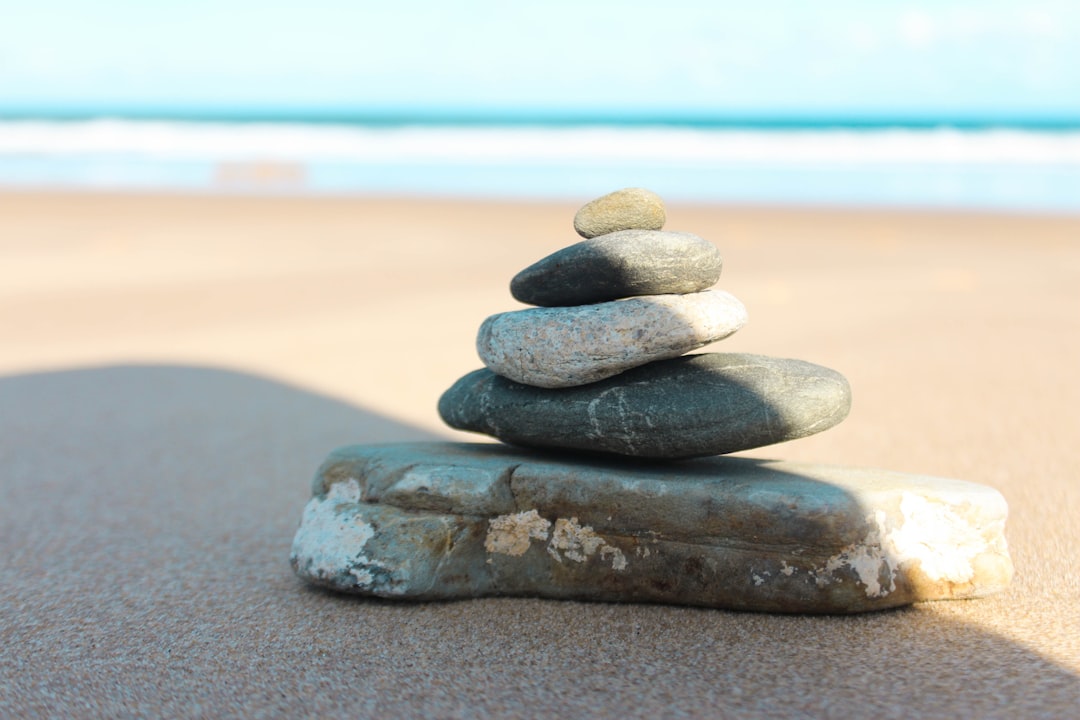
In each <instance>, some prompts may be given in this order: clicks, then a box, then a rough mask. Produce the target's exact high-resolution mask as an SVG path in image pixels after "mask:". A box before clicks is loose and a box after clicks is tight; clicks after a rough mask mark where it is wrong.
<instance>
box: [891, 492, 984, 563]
mask: <svg viewBox="0 0 1080 720" xmlns="http://www.w3.org/2000/svg"><path fill="white" fill-rule="evenodd" d="M900 513H901V514H902V515H903V517H904V520H903V525H901V526H900V527H899V528H897V529H896V530H894V531H893V532H891V533H889V535H888V544H889V546H890V549H891V550H892V551H893V553H894V554H895V556H896V558H897V560H898V561H899V562H909V561H915V562H918V563H919V567H920V568H921V570H922V571H923V573H924V574H925V575H926V576H927V577H928V578H929V579H931V580H937V581H944V582H952V583H966V582H970V581H971V579H972V578H973V577H975V568H974V565H973V562H974V560H975V558H976V557H978V556H979V555H981V554H982V553H984V552H986V551H987V550H989V549H990V548H989V547H988V544H987V541H986V538H985V537H983V533H982V532H980V530H979V529H978V528H975V527H972V526H971V525H970V524H969V523H968V522H967V521H966V520H964V518H962V517H960V516H959V515H957V514H956V512H954V511H953V509H952V508H950V507H949V506H948V505H944V504H942V503H937V502H932V501H930V500H928V499H927V498H925V497H923V496H921V495H916V494H915V493H911V492H905V493H904V494H903V496H902V497H901V499H900ZM1001 537H1002V538H1003V537H1004V536H1001Z"/></svg>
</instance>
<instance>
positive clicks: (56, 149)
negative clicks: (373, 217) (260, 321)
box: [0, 119, 1080, 214]
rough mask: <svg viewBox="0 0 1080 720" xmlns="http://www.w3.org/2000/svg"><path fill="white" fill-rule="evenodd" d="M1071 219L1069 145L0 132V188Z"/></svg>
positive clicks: (592, 131) (980, 140)
mask: <svg viewBox="0 0 1080 720" xmlns="http://www.w3.org/2000/svg"><path fill="white" fill-rule="evenodd" d="M628 186H643V187H648V188H650V189H652V190H655V191H656V192H658V193H659V194H661V195H662V196H663V197H665V198H666V199H668V200H669V201H692V202H709V203H724V204H757V205H780V204H783V205H818V206H821V205H825V206H878V207H899V208H940V209H990V210H1001V211H1017V212H1055V213H1070V214H1071V213H1080V129H1077V128H1070V127H1064V128H1055V129H1049V130H1047V129H1033V128H1024V127H1011V128H1008V127H1006V128H995V127H993V126H988V127H977V128H972V129H955V128H949V127H932V126H918V127H904V126H902V125H889V124H879V125H875V126H869V127H868V126H860V127H844V126H821V125H807V126H798V125H797V124H796V125H785V126H781V127H754V126H734V127H732V126H719V127H710V126H677V125H661V124H657V125H649V124H641V125H622V126H620V125H617V124H592V125H574V124H543V123H535V124H530V123H520V122H518V123H514V124H510V125H499V124H497V123H491V124H457V125H455V124H453V123H428V124H423V123H412V124H410V123H400V124H393V123H391V124H385V123H384V124H367V125H365V124H362V123H361V124H347V123H341V124H334V123H304V122H220V121H219V122H210V121H169V120H109V119H98V120H75V121H57V120H53V121H47V120H0V188H16V189H91V190H124V191H162V190H164V191H180V192H212V193H285V194H363V195H383V196H390V195H421V196H433V197H439V196H441V197H479V198H505V199H565V200H575V201H580V200H581V199H583V198H589V197H594V196H596V195H599V194H603V193H605V192H609V191H610V190H613V189H616V188H620V187H628Z"/></svg>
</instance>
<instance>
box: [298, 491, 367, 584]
mask: <svg viewBox="0 0 1080 720" xmlns="http://www.w3.org/2000/svg"><path fill="white" fill-rule="evenodd" d="M358 502H360V483H359V482H358V481H357V480H356V479H355V478H349V479H347V480H343V481H341V482H337V483H334V484H332V485H331V486H330V488H329V489H328V490H327V492H326V495H324V496H316V497H314V498H312V499H311V501H310V502H308V504H307V506H306V507H305V508H304V516H303V519H302V520H301V522H300V529H299V530H297V532H296V537H294V538H293V544H292V558H293V562H294V563H296V564H298V565H301V566H304V567H305V568H307V570H306V572H308V574H310V575H312V576H313V577H316V578H320V579H330V578H332V577H333V576H335V575H338V574H340V573H341V571H342V569H343V568H350V569H349V573H350V574H351V575H352V576H353V577H355V578H356V584H357V586H359V587H370V586H371V584H372V581H373V580H374V578H373V576H372V574H371V572H370V570H367V569H366V568H368V567H372V566H374V565H377V563H375V562H373V561H372V560H371V559H370V558H368V557H366V556H365V555H364V546H365V545H366V544H367V541H368V540H370V539H371V538H372V536H374V534H375V530H374V528H372V527H371V525H369V524H368V523H366V522H363V521H361V520H357V519H355V518H354V517H353V516H352V515H351V514H347V513H341V512H340V508H341V506H342V505H345V504H353V503H358Z"/></svg>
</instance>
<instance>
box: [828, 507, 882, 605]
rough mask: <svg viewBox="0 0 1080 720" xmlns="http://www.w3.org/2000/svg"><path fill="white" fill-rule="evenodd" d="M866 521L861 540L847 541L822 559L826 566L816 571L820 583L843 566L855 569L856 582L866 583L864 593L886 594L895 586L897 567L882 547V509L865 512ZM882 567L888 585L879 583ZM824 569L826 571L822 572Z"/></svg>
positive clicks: (872, 594) (867, 594)
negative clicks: (836, 551) (835, 552)
mask: <svg viewBox="0 0 1080 720" xmlns="http://www.w3.org/2000/svg"><path fill="white" fill-rule="evenodd" d="M866 522H867V523H868V524H870V531H869V532H868V533H867V534H866V537H865V538H864V539H863V541H862V542H858V543H852V544H851V545H848V546H847V547H845V548H844V549H843V550H841V551H840V552H839V553H837V554H836V555H833V556H832V557H830V558H829V559H828V560H827V561H825V566H824V567H822V568H821V569H820V570H818V571H817V574H816V583H817V585H818V586H819V587H820V586H822V585H827V584H829V582H831V581H832V580H834V579H836V578H831V577H829V575H831V574H832V573H835V572H836V571H837V570H840V569H842V568H844V567H845V566H846V567H849V568H851V569H852V570H853V571H854V572H855V575H856V576H857V577H858V578H859V582H861V583H862V584H863V585H864V586H865V587H866V596H867V597H872V598H873V597H885V596H886V595H888V594H889V593H891V592H892V591H894V590H896V582H895V578H896V568H895V567H894V566H893V564H892V562H890V560H892V558H890V557H889V554H888V553H887V552H886V550H885V547H884V545H885V541H884V538H885V537H886V529H885V513H884V511H882V510H877V511H875V512H874V514H873V515H869V516H867V518H866ZM882 570H886V571H887V572H888V578H889V587H887V588H886V587H884V586H882V584H881V580H880V578H881V573H882ZM823 573H827V574H826V575H823Z"/></svg>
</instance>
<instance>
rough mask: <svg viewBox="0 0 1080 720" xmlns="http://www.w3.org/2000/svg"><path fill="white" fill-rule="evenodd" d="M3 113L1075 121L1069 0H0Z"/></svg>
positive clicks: (1079, 71) (1079, 62)
mask: <svg viewBox="0 0 1080 720" xmlns="http://www.w3.org/2000/svg"><path fill="white" fill-rule="evenodd" d="M0 17H2V18H3V22H2V23H0V112H3V111H5V110H6V111H9V112H10V111H13V110H33V109H61V110H63V109H68V110H80V109H82V110H86V109H89V110H93V109H95V108H134V109H139V108H153V107H169V108H179V109H187V110H191V111H199V110H206V109H222V110H241V111H242V110H260V109H271V110H273V109H277V110H282V109H294V110H299V111H303V110H309V109H318V110H321V111H331V112H333V111H339V112H367V111H376V112H377V111H383V110H405V111H410V110H429V109H433V108H434V109H447V110H451V111H466V112H468V111H481V112H482V111H486V110H509V111H521V112H533V111H538V110H539V111H548V112H571V113H573V112H586V113H592V112H596V113H606V114H612V113H615V114H617V113H619V112H644V113H653V114H685V113H690V114H693V113H700V114H704V115H716V116H732V115H734V116H738V115H750V116H777V115H780V116H784V115H795V116H807V115H810V116H814V115H817V116H830V115H831V116H837V115H848V116H850V115H883V116H895V115H907V116H911V115H916V116H918V115H928V116H948V117H968V116H971V117H979V116H987V115H990V116H1003V115H1005V116H1022V117H1035V118H1039V117H1044V118H1045V117H1050V118H1055V117H1056V118H1062V117H1064V118H1073V119H1077V118H1080V3H1077V2H1076V1H1075V0H1030V1H1027V2H1025V1H1023V0H1015V1H1012V2H1003V1H1000V0H999V1H994V0H983V1H981V2H970V1H966V0H937V1H931V0H923V1H921V2H892V1H890V0H877V1H875V2H866V1H865V0H821V1H820V2H807V1H806V0H754V1H753V2H746V1H738V2H722V1H720V0H711V1H703V2H696V1H690V0H664V1H663V2H657V1H655V0H653V1H652V2H634V1H633V0H621V1H619V2H609V1H608V0H601V1H593V2H589V1H588V0H547V1H546V2H543V3H538V2H536V3H511V2H505V1H501V2H496V1H491V0H458V1H457V2H434V1H428V0H412V1H409V0H400V1H398V2H393V3H390V2H386V1H385V0H383V1H381V2H365V1H363V0H307V1H306V2H297V1H296V0H290V1H282V0H185V2H183V3H179V2H175V3H173V2H170V3H164V2H153V1H152V0H97V1H96V2H90V1H88V0H81V1H80V0H33V2H27V0H18V1H16V0H0Z"/></svg>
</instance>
